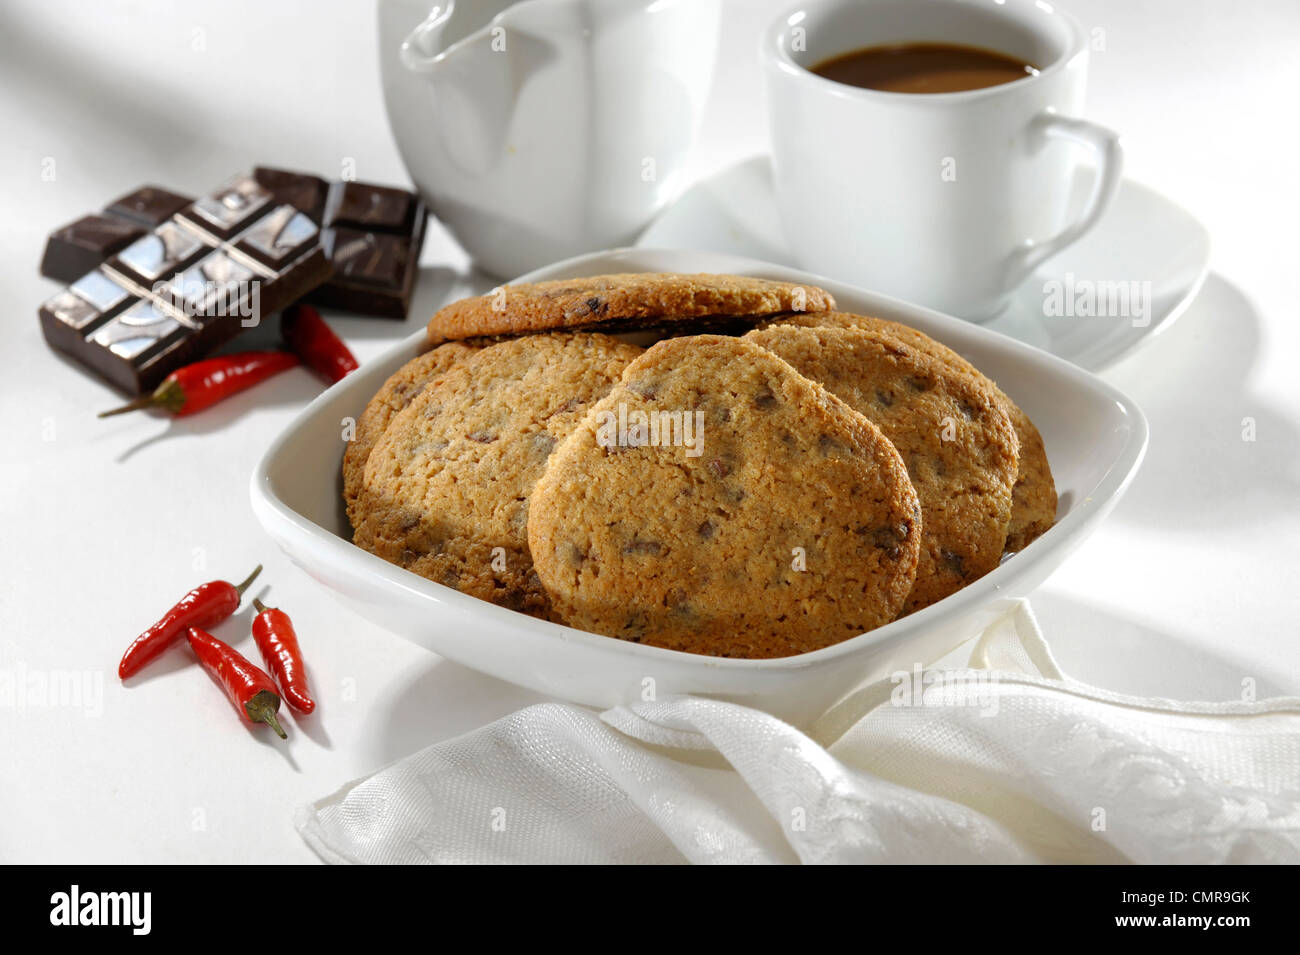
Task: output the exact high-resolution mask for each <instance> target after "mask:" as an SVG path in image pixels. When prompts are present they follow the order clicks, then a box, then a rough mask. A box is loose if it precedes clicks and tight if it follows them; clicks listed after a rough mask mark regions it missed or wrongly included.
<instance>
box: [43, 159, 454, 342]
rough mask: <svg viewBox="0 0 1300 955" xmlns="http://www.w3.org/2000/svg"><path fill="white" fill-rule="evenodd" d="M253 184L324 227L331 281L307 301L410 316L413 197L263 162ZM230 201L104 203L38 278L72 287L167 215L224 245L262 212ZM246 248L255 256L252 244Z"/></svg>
mask: <svg viewBox="0 0 1300 955" xmlns="http://www.w3.org/2000/svg"><path fill="white" fill-rule="evenodd" d="M252 181H253V182H254V183H255V184H256V185H258V186H260V187H261V188H262V189H263V190H265V191H266V192H267V193H269V194H270V196H271V201H272V202H273V203H274V204H277V205H280V206H284V205H289V206H293V207H294V208H295V209H297V210H299V211H300V212H302V213H303V214H304V215H306V216H307V218H308V219H310V220H311V221H312V223H313V224H315V226H316V227H317V228H318V229H320V230H321V242H322V244H323V245H324V246H325V249H326V255H327V256H328V257H329V259H330V261H331V263H332V264H333V267H334V275H333V277H332V278H331V279H330V280H328V281H326V282H325V283H324V284H323V285H321V286H320V287H319V288H317V289H316V291H314V292H313V293H312V294H311V295H310V296H309V297H308V298H307V299H306V300H307V301H308V302H311V303H313V304H316V305H324V306H327V307H330V308H338V309H344V310H346V311H349V312H356V313H358V314H361V315H377V316H382V317H386V318H399V319H400V318H405V317H406V313H407V311H408V310H409V309H410V306H411V293H412V291H413V290H414V288H415V280H416V277H417V276H418V275H419V268H420V247H421V245H423V243H424V230H425V224H426V222H427V219H428V213H427V212H426V210H425V206H424V203H423V202H422V201H421V200H420V197H419V196H418V195H416V194H415V193H413V192H407V191H406V190H405V189H393V188H390V187H387V186H376V185H373V184H371V183H364V182H355V181H351V180H343V181H339V182H335V183H333V184H331V183H328V182H326V181H325V180H324V179H321V178H320V177H319V176H313V175H310V174H308V173H301V172H293V171H291V170H286V169H272V168H270V167H267V166H258V167H257V168H256V169H254V170H253V176H252ZM227 198H228V199H229V200H230V201H231V202H233V203H235V206H236V207H238V208H233V209H226V208H217V207H216V206H214V205H213V204H212V201H211V197H208V198H207V199H201V200H199V201H198V202H194V201H193V200H191V199H188V198H186V197H185V196H181V195H178V194H176V193H174V192H168V191H167V190H166V189H161V188H159V187H158V186H142V187H140V188H139V189H137V190H135V191H134V192H131V193H128V194H127V195H125V196H122V197H121V198H120V199H118V200H116V201H115V202H112V203H110V204H109V205H108V207H107V208H106V209H105V210H104V212H103V213H102V214H100V215H94V216H87V217H85V218H84V219H79V220H77V221H76V222H73V223H71V224H69V225H66V226H64V227H63V228H62V229H60V230H58V231H57V232H55V233H54V234H53V235H51V236H50V239H49V242H48V243H47V244H46V246H45V255H44V257H43V258H42V260H41V274H42V275H45V276H48V277H50V278H53V279H58V280H60V281H62V282H73V281H76V280H77V279H79V278H80V277H81V276H83V275H85V274H86V273H87V272H89V271H90V270H91V269H93V268H94V267H95V266H97V265H100V264H101V263H103V262H105V261H107V260H108V258H109V257H110V256H112V255H114V254H116V253H118V252H120V251H121V250H122V249H124V248H125V247H126V246H128V245H130V244H131V243H132V242H134V241H136V240H137V239H139V238H140V237H141V236H143V235H144V234H145V232H146V231H147V230H149V229H153V228H156V227H158V226H160V225H162V223H164V222H166V221H167V220H169V219H171V218H172V217H173V216H177V215H179V216H181V217H182V218H183V219H185V220H186V221H187V222H190V223H192V224H193V225H195V226H196V227H198V228H199V229H202V230H204V231H206V232H209V233H211V234H212V235H215V236H217V237H218V238H220V239H226V238H229V237H230V235H231V232H230V227H229V225H228V220H230V218H231V216H234V217H235V220H234V221H241V222H242V221H245V220H244V219H240V218H239V217H240V216H249V215H252V214H253V213H255V212H258V211H259V210H260V211H262V212H263V213H265V211H266V209H265V205H266V200H265V199H264V198H262V197H259V196H253V195H251V194H248V193H238V192H237V193H235V194H232V195H230V196H228V197H227ZM245 203H247V204H248V207H247V208H244V207H243V204H245ZM243 251H246V252H249V253H250V254H254V255H256V252H253V251H252V250H251V249H249V248H245V249H244V250H243ZM260 261H264V260H260ZM267 264H270V263H267Z"/></svg>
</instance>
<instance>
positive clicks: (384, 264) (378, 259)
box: [325, 229, 411, 292]
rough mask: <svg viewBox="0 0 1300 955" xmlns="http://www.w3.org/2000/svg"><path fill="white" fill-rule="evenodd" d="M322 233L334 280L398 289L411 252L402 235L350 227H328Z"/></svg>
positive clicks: (350, 283) (404, 274)
mask: <svg viewBox="0 0 1300 955" xmlns="http://www.w3.org/2000/svg"><path fill="white" fill-rule="evenodd" d="M325 235H326V240H325V249H326V252H327V254H328V255H329V257H330V261H331V262H333V263H334V280H335V282H342V283H346V284H348V285H365V286H368V287H372V288H378V289H383V290H385V291H393V292H400V290H401V288H402V281H403V279H404V278H405V276H406V267H407V262H408V260H409V259H410V255H411V243H410V241H409V240H408V239H407V238H406V237H405V236H397V235H384V234H383V233H378V232H358V231H356V230H354V229H331V230H329V231H328V232H326V234H325Z"/></svg>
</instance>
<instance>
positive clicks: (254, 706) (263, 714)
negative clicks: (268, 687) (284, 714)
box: [244, 690, 289, 739]
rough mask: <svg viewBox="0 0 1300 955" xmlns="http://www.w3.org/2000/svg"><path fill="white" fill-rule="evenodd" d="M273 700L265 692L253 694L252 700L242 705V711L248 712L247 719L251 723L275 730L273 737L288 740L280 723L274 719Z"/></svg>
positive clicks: (272, 697)
mask: <svg viewBox="0 0 1300 955" xmlns="http://www.w3.org/2000/svg"><path fill="white" fill-rule="evenodd" d="M273 699H275V697H274V696H272V695H271V694H270V693H267V692H266V691H265V690H262V691H260V692H258V693H257V694H255V695H254V696H253V698H252V699H251V700H249V701H248V702H247V703H246V704H245V705H244V709H245V710H247V711H248V718H249V719H251V720H252V721H253V722H255V723H265V724H266V725H267V726H269V727H271V729H273V730H275V735H277V736H279V737H280V739H288V738H289V736H288V734H286V733H285V731H284V727H282V726H281V725H280V721H279V720H277V719H276V718H275V711H276V709H277V707H276V706H275V705H274V704H272V703H271V700H273ZM277 702H278V701H277Z"/></svg>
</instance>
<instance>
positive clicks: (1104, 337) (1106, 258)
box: [637, 156, 1210, 371]
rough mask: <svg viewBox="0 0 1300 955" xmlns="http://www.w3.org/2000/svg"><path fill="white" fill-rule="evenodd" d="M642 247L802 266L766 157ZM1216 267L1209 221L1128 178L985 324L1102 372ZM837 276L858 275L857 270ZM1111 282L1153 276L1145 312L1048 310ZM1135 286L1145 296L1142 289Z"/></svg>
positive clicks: (695, 200) (1081, 191)
mask: <svg viewBox="0 0 1300 955" xmlns="http://www.w3.org/2000/svg"><path fill="white" fill-rule="evenodd" d="M1090 178H1091V174H1090V173H1085V174H1083V175H1081V176H1080V177H1079V181H1077V182H1076V183H1075V194H1076V201H1078V202H1080V203H1081V202H1082V200H1083V196H1084V195H1085V194H1086V190H1087V187H1088V185H1089V180H1090ZM637 245H639V246H648V247H655V248H677V249H692V250H701V251H708V252H726V253H730V254H732V255H741V256H747V257H749V258H755V259H762V260H764V261H767V262H775V263H779V264H782V265H794V266H797V265H798V263H797V262H796V261H795V259H794V256H793V255H792V254H791V252H790V250H789V249H788V248H787V247H786V243H785V238H784V236H783V235H782V232H781V223H780V221H779V219H778V216H777V211H776V204H775V201H774V198H773V195H772V169H771V164H770V162H769V160H768V158H767V157H766V156H755V157H752V158H750V159H747V160H744V161H743V162H740V163H737V164H736V165H734V166H731V167H728V168H727V169H724V170H722V171H721V172H719V173H716V174H715V175H713V176H711V177H710V178H708V179H705V180H703V181H702V182H699V183H697V184H695V185H694V186H692V187H691V188H690V189H688V190H687V191H686V192H685V193H684V194H683V195H682V196H681V198H680V199H678V200H677V201H676V202H675V203H674V204H673V205H672V206H670V207H669V208H668V209H667V210H665V211H664V212H663V214H662V215H660V217H659V218H658V219H656V220H655V221H654V222H653V223H651V224H650V226H649V227H648V228H647V229H646V231H645V233H644V234H642V236H641V238H640V239H639V240H638V241H637ZM1209 265H1210V237H1209V233H1208V232H1206V230H1205V227H1204V226H1203V225H1201V223H1200V222H1199V221H1197V220H1196V219H1195V218H1194V217H1193V216H1192V215H1191V213H1189V212H1188V211H1187V210H1186V209H1184V208H1182V207H1181V206H1179V205H1178V204H1177V203H1175V202H1172V201H1171V200H1169V199H1166V198H1165V197H1164V196H1162V195H1160V194H1159V193H1157V192H1155V191H1154V190H1152V189H1148V188H1147V187H1146V186H1142V185H1139V184H1138V183H1135V182H1132V181H1129V180H1126V181H1125V182H1124V183H1123V185H1122V186H1121V187H1120V191H1119V195H1118V196H1117V197H1116V198H1115V202H1114V204H1113V205H1112V206H1111V208H1110V210H1109V211H1108V212H1107V213H1106V215H1105V217H1104V218H1103V219H1102V221H1101V222H1100V223H1099V224H1098V226H1097V228H1095V229H1094V230H1093V231H1092V232H1090V233H1089V234H1088V235H1086V236H1084V238H1082V239H1081V240H1080V241H1079V242H1077V243H1075V244H1074V245H1073V246H1071V247H1070V248H1068V249H1066V250H1065V251H1063V252H1061V253H1060V254H1059V255H1057V256H1056V257H1055V258H1053V259H1051V260H1050V261H1048V262H1046V263H1044V264H1043V266H1042V267H1041V268H1040V269H1039V270H1038V271H1037V272H1035V273H1034V275H1033V276H1032V277H1031V278H1030V279H1028V280H1027V281H1026V282H1025V283H1024V284H1022V285H1021V286H1020V287H1019V288H1018V289H1017V290H1016V291H1015V292H1014V293H1013V295H1012V300H1011V304H1010V305H1009V306H1008V307H1007V309H1006V311H1004V312H1003V313H1002V314H1001V315H999V316H997V317H996V318H993V319H990V320H989V321H987V322H984V323H983V325H984V327H985V328H991V329H993V330H995V331H999V332H1002V333H1003V334H1006V335H1010V336H1011V337H1013V338H1018V339H1020V340H1021V341H1023V342H1027V343H1029V344H1031V345H1034V346H1036V347H1038V348H1042V349H1043V350H1045V351H1048V352H1051V353H1052V354H1054V355H1058V356H1060V357H1061V358H1064V359H1066V360H1067V361H1070V362H1073V363H1074V364H1076V365H1078V366H1080V367H1082V368H1086V369H1087V370H1089V371H1101V370H1102V369H1104V368H1107V367H1109V366H1110V365H1112V364H1114V363H1115V362H1116V361H1118V360H1119V359H1120V358H1121V357H1123V356H1125V355H1127V354H1129V353H1130V352H1132V351H1133V350H1134V349H1135V348H1137V347H1138V346H1139V345H1141V344H1143V343H1145V342H1147V341H1149V340H1150V339H1151V338H1153V337H1154V336H1155V335H1156V334H1157V333H1158V332H1160V331H1163V330H1164V329H1165V328H1168V327H1169V326H1170V325H1171V324H1173V322H1174V319H1176V318H1177V317H1178V316H1179V315H1181V314H1182V312H1183V311H1184V310H1185V309H1186V308H1187V306H1188V305H1189V304H1190V303H1191V301H1192V299H1193V298H1195V297H1196V293H1197V291H1198V290H1199V289H1200V287H1201V282H1202V281H1203V280H1204V279H1205V275H1206V272H1207V271H1208V270H1209ZM812 271H819V270H817V269H813V270H812ZM1071 276H1072V277H1073V278H1072V279H1071V278H1070V277H1071ZM832 278H839V279H841V280H843V281H846V282H852V281H853V276H849V275H844V276H832ZM1103 282H1106V283H1117V282H1123V283H1129V282H1137V283H1144V282H1150V286H1149V294H1150V305H1149V309H1148V310H1147V314H1144V315H1142V316H1140V317H1136V318H1134V317H1111V316H1102V317H1090V318H1082V317H1077V316H1069V315H1068V314H1067V315H1053V316H1052V317H1048V315H1047V314H1045V313H1046V311H1047V309H1046V308H1045V302H1046V301H1047V299H1048V297H1049V294H1050V295H1059V299H1058V300H1064V299H1066V298H1069V299H1072V300H1074V301H1078V298H1077V297H1076V296H1077V294H1078V293H1079V291H1080V290H1081V289H1084V288H1085V287H1086V285H1088V284H1091V285H1092V286H1093V288H1094V290H1095V289H1096V288H1097V287H1098V285H1099V284H1100V283H1103ZM1048 283H1058V284H1056V285H1048ZM1100 287H1101V288H1102V289H1104V288H1106V286H1100ZM1129 288H1130V289H1134V290H1137V291H1139V293H1140V292H1141V290H1142V289H1143V286H1142V285H1141V284H1139V285H1136V286H1129ZM1130 314H1131V313H1130Z"/></svg>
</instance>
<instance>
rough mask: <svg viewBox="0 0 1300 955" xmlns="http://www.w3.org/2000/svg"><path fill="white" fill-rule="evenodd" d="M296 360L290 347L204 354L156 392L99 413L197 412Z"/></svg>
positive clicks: (180, 414) (172, 376) (178, 415)
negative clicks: (212, 356)
mask: <svg viewBox="0 0 1300 955" xmlns="http://www.w3.org/2000/svg"><path fill="white" fill-rule="evenodd" d="M296 364H298V356H297V355H291V354H290V353H289V352H287V351H241V352H239V353H237V354H234V355H221V356H219V357H217V358H205V359H204V360H203V361H196V362H195V363H194V364H192V365H186V366H185V367H184V368H178V369H176V370H175V371H174V372H172V373H171V374H170V375H168V376H167V377H166V378H164V379H163V381H162V384H161V385H159V386H158V387H157V388H156V389H154V392H153V394H150V395H142V396H140V397H139V398H137V399H135V401H132V402H130V403H129V404H125V405H122V407H120V408H113V409H112V410H111V411H101V412H100V413H99V417H101V418H107V417H109V416H110V415H115V414H124V413H126V412H128V411H136V410H138V409H140V408H162V409H164V410H165V411H170V412H171V413H172V414H174V415H176V416H177V417H181V416H184V415H190V414H194V413H195V412H196V411H202V410H203V409H204V408H207V407H210V406H211V405H215V404H216V403H217V402H218V401H221V400H222V399H223V398H229V397H230V396H231V395H233V394H237V393H238V392H241V391H243V390H244V389H246V388H251V387H253V385H255V384H257V383H258V382H260V381H265V380H266V379H267V378H270V377H271V376H272V375H274V374H278V373H279V372H282V371H284V370H285V369H286V368H292V367H293V366H294V365H296Z"/></svg>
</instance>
